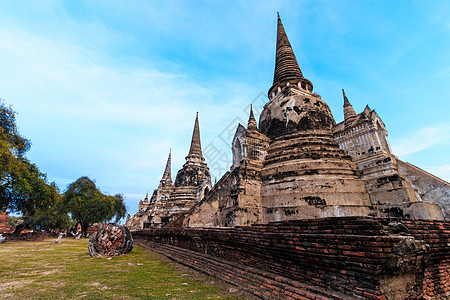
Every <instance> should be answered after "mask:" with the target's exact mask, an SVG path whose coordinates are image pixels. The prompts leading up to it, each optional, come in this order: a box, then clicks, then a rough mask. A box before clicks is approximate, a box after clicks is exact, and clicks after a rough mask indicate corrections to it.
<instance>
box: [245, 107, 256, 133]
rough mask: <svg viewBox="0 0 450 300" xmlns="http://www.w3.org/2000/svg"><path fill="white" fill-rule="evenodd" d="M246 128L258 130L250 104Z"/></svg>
mask: <svg viewBox="0 0 450 300" xmlns="http://www.w3.org/2000/svg"><path fill="white" fill-rule="evenodd" d="M247 129H248V130H258V127H257V126H256V119H255V116H254V115H253V107H252V105H251V104H250V117H249V118H248V125H247Z"/></svg>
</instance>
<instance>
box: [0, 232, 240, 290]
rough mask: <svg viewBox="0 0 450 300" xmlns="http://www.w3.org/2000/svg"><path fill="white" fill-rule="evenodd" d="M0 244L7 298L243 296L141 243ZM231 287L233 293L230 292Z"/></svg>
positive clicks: (0, 275)
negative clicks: (105, 246) (97, 248)
mask: <svg viewBox="0 0 450 300" xmlns="http://www.w3.org/2000/svg"><path fill="white" fill-rule="evenodd" d="M54 241H55V239H47V240H45V241H42V242H12V243H3V244H0V298H2V299H70V298H72V299H75V298H76V299H79V298H84V299H137V298H140V299H217V298H220V299H242V298H244V297H245V296H243V295H242V294H240V293H239V292H238V291H236V289H233V288H232V289H230V286H228V285H226V284H224V283H222V282H220V281H218V280H215V279H212V278H211V277H207V276H205V275H203V274H200V273H198V272H195V271H192V270H190V269H187V268H185V267H181V266H179V265H177V264H175V263H174V262H172V261H169V260H168V259H167V258H165V257H163V256H160V255H158V254H154V253H151V252H148V251H147V250H145V249H143V248H141V247H135V248H134V249H133V251H132V252H130V253H128V254H125V255H122V256H118V257H113V258H111V259H107V258H105V257H101V258H100V257H95V258H93V257H90V256H89V252H88V249H87V246H88V240H87V239H82V240H73V239H63V240H62V243H61V244H55V242H54ZM230 291H231V292H232V293H230Z"/></svg>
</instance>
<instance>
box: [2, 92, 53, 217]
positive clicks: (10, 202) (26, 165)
mask: <svg viewBox="0 0 450 300" xmlns="http://www.w3.org/2000/svg"><path fill="white" fill-rule="evenodd" d="M15 115H16V113H15V112H14V111H13V110H12V108H11V107H10V106H9V107H8V106H6V105H5V103H4V101H3V100H1V99H0V209H4V208H7V209H9V210H10V211H14V212H22V214H24V215H33V214H34V213H35V212H36V211H37V210H43V211H44V210H46V209H49V208H51V207H52V206H53V205H54V204H55V203H56V201H57V199H58V195H59V194H58V190H57V187H56V185H55V184H54V183H52V184H48V183H47V177H46V175H45V174H44V173H42V172H41V171H39V168H38V167H37V166H36V165H35V164H33V163H31V162H30V161H29V160H28V159H27V158H26V157H25V153H26V152H27V151H28V150H29V149H30V147H31V142H30V141H29V140H28V139H26V138H24V137H23V136H22V135H20V133H19V131H18V128H17V125H16V117H15Z"/></svg>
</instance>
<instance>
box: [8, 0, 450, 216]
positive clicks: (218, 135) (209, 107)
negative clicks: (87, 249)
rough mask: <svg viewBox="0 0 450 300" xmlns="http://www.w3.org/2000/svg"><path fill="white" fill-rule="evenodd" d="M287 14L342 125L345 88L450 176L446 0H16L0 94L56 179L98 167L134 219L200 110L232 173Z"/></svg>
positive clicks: (210, 147)
mask: <svg viewBox="0 0 450 300" xmlns="http://www.w3.org/2000/svg"><path fill="white" fill-rule="evenodd" d="M277 11H279V12H280V15H281V18H282V21H283V24H284V26H285V29H286V32H287V34H288V37H289V39H290V41H291V44H292V47H293V49H294V52H295V54H296V56H297V60H298V61H299V63H300V67H301V69H302V72H303V74H304V76H305V77H306V78H308V79H310V80H311V81H312V83H313V84H314V90H315V92H316V93H318V94H320V95H321V96H322V99H324V100H325V101H326V102H327V103H328V105H329V106H330V107H331V110H332V112H333V115H334V117H335V119H336V121H337V122H340V121H341V120H342V119H343V113H342V104H343V100H342V95H341V89H342V88H344V89H345V91H346V94H347V96H348V98H349V100H350V102H351V103H352V104H353V106H354V108H355V110H356V111H357V112H360V111H362V110H363V109H364V107H365V105H366V104H368V105H369V106H370V107H371V108H374V109H375V110H376V111H377V113H378V114H379V115H380V116H381V118H382V119H383V121H384V123H385V124H386V126H387V129H388V131H389V140H390V143H391V147H392V149H393V151H394V153H395V154H396V155H397V156H398V157H399V158H401V159H403V160H405V161H408V162H410V163H413V164H415V165H417V166H418V167H421V168H423V169H425V170H427V171H430V172H431V173H433V174H435V175H437V176H439V177H441V178H443V179H445V180H447V181H450V155H449V154H450V152H449V149H450V118H449V114H450V99H449V98H450V13H449V12H450V2H448V1H331V0H330V1H14V0H11V1H8V0H5V1H2V2H1V3H0V40H1V44H0V68H1V72H0V98H3V99H5V100H6V102H7V103H9V104H11V105H12V106H13V108H14V110H15V111H17V112H18V116H17V123H18V125H19V129H20V132H21V133H22V134H23V135H25V136H26V137H27V138H29V139H31V141H32V143H33V146H32V149H31V151H30V152H29V154H28V157H29V158H30V159H31V160H32V161H33V162H35V163H36V164H37V165H38V166H39V167H40V169H41V170H42V171H43V172H44V173H47V175H48V178H49V180H51V181H55V182H56V183H57V184H58V186H59V187H60V188H61V190H63V191H64V190H65V188H66V186H67V185H68V184H69V183H71V182H73V181H75V180H76V179H77V178H79V177H80V176H84V175H87V176H89V177H91V178H92V179H95V180H96V183H97V185H98V186H99V187H100V188H101V190H102V191H104V192H108V193H110V194H115V193H123V194H124V195H125V197H126V204H127V206H128V209H129V212H130V213H131V214H134V213H135V212H136V210H137V203H138V201H139V199H142V198H143V197H144V195H145V193H146V192H147V191H149V192H150V193H151V191H152V190H153V189H154V188H156V187H157V185H158V183H159V180H160V179H161V176H162V174H163V171H164V165H165V161H166V159H167V155H168V152H169V149H170V148H172V159H173V161H172V177H173V179H175V174H176V172H177V171H178V170H179V169H180V168H181V166H182V164H183V163H184V157H185V156H186V155H187V152H188V149H189V142H190V139H191V135H192V129H193V123H194V119H195V112H197V111H198V112H199V120H200V133H201V139H202V146H203V148H204V152H206V155H205V156H206V159H207V162H208V164H209V167H210V169H211V172H212V174H213V177H217V178H218V179H219V178H220V176H221V175H222V174H223V173H224V172H225V171H226V169H227V168H229V165H230V164H231V150H230V148H231V147H230V142H231V140H230V134H232V133H234V130H235V128H236V125H237V123H238V122H246V121H247V118H248V106H249V104H250V103H253V104H254V107H255V108H256V109H255V110H256V112H258V111H259V110H260V107H261V106H262V105H263V104H264V103H265V102H266V101H267V97H266V94H267V90H268V89H269V88H270V86H271V84H272V79H273V69H274V60H275V59H274V58H275V40H276V12H277ZM258 116H259V114H258V113H257V116H256V117H257V118H258ZM205 150H206V151H205ZM213 180H214V179H213Z"/></svg>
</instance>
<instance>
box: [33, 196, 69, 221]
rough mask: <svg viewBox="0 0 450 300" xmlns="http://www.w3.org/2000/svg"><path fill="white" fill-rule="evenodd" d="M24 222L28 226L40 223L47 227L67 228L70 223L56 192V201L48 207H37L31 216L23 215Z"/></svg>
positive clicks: (60, 198)
mask: <svg viewBox="0 0 450 300" xmlns="http://www.w3.org/2000/svg"><path fill="white" fill-rule="evenodd" d="M24 223H25V224H27V225H28V226H30V227H33V226H34V225H40V226H41V227H42V228H44V227H46V228H48V229H50V230H51V229H68V228H69V227H70V226H71V225H72V224H71V220H70V217H69V215H68V214H67V212H65V210H64V207H63V204H62V197H61V195H59V194H58V202H57V203H56V204H55V205H54V206H52V207H51V208H49V209H38V210H37V211H36V213H35V214H34V215H32V216H25V217H24Z"/></svg>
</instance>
